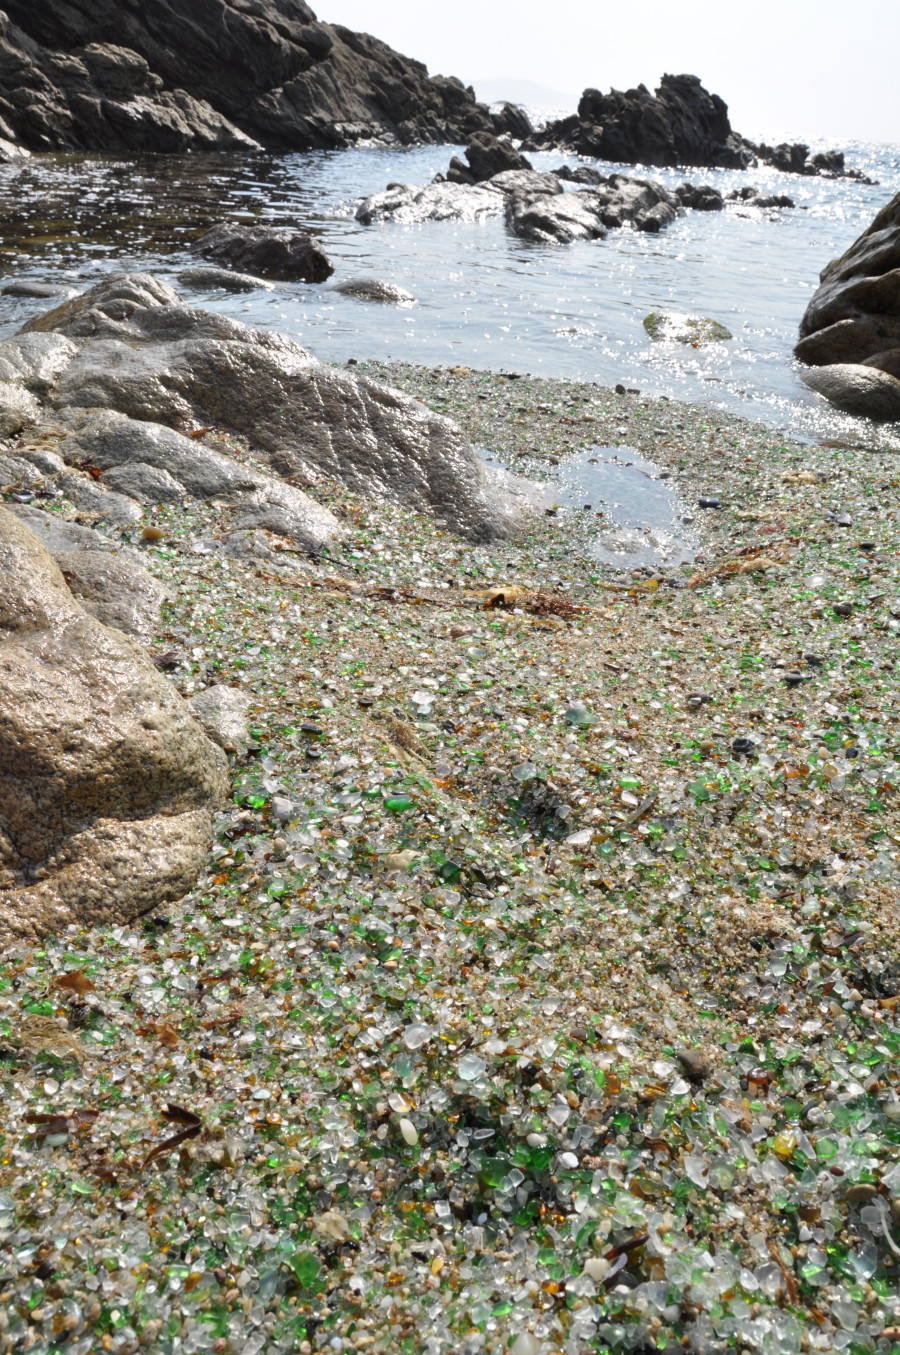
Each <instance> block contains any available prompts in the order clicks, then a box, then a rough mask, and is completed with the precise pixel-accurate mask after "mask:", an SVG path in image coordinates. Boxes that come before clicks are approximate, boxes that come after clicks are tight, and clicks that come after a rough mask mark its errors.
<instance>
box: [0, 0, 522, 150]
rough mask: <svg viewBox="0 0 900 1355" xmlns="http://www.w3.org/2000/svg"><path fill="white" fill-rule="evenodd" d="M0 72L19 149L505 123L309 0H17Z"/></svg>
mask: <svg viewBox="0 0 900 1355" xmlns="http://www.w3.org/2000/svg"><path fill="white" fill-rule="evenodd" d="M0 76H2V85H3V88H4V91H5V93H4V98H3V103H2V109H0V113H2V119H3V123H4V127H3V128H0V131H2V132H3V135H4V137H8V141H4V142H3V143H0V155H2V154H3V153H4V152H3V146H4V145H6V146H8V148H9V149H8V152H7V153H8V154H9V155H16V154H19V153H21V149H24V148H29V149H31V150H40V151H43V150H54V149H81V150H98V151H123V150H125V151H145V150H149V151H165V152H181V151H188V150H190V151H197V150H213V151H216V150H237V151H248V150H249V151H252V150H255V149H259V147H260V146H265V147H266V148H268V149H272V150H279V151H286V150H301V149H305V148H308V147H339V146H348V145H352V144H354V143H355V142H357V141H359V140H363V139H372V138H375V139H381V140H388V141H399V142H402V143H403V144H410V143H413V142H418V141H444V142H448V141H449V142H455V141H465V140H467V139H468V138H469V137H470V136H471V135H473V134H474V133H476V132H493V131H494V129H495V123H494V120H493V118H492V117H491V115H490V113H489V111H488V109H487V107H486V106H485V105H483V104H479V103H477V102H476V100H475V96H474V93H473V92H472V90H471V89H467V88H466V87H465V86H464V85H463V84H462V82H461V81H459V80H457V79H455V78H452V77H446V76H436V77H433V78H432V77H429V75H428V72H427V71H426V69H425V67H424V66H423V65H422V64H421V63H420V62H418V61H414V60H411V59H409V58H407V57H404V56H401V55H400V54H399V53H398V52H395V51H393V50H392V49H391V48H390V47H389V46H388V45H387V44H386V43H383V42H380V41H379V40H378V39H377V38H374V37H370V36H369V35H368V34H365V33H354V32H352V31H351V30H350V29H347V28H344V27H342V26H341V25H339V24H325V23H320V22H319V21H318V20H317V19H316V16H315V14H314V13H313V11H312V10H311V9H310V8H309V7H308V6H307V5H306V4H304V3H303V0H290V3H286V0H254V3H252V4H251V3H244V0H197V2H196V3H192V4H191V5H190V6H184V5H182V4H180V3H176V2H175V0H145V3H143V4H140V5H131V4H129V5H127V6H124V7H123V6H121V5H117V4H112V3H102V2H101V3H97V0H41V3H40V4H39V5H31V4H28V3H27V0H9V3H7V4H6V5H5V13H4V15H3V17H2V21H0ZM511 116H512V115H511V114H510V113H509V112H507V113H505V114H504V115H502V117H501V120H500V122H499V123H498V124H497V127H498V129H501V130H505V129H508V128H509V126H510V117H511ZM514 121H515V126H516V128H517V132H516V134H524V131H523V128H524V123H523V121H522V118H521V116H519V117H518V118H515V119H514ZM526 121H527V119H526ZM20 148H21V149H20Z"/></svg>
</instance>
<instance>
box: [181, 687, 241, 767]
mask: <svg viewBox="0 0 900 1355" xmlns="http://www.w3.org/2000/svg"><path fill="white" fill-rule="evenodd" d="M187 704H188V709H189V710H190V712H191V714H192V715H193V717H194V719H195V720H199V722H200V724H201V725H202V726H203V728H204V729H205V730H206V733H207V735H208V737H209V738H211V739H212V741H213V743H217V744H218V745H219V747H220V748H224V749H225V752H226V753H237V754H238V755H239V756H240V755H242V754H244V753H245V752H246V751H247V749H248V747H249V746H250V732H249V730H248V728H247V713H248V711H249V709H250V704H251V702H250V697H249V696H248V694H247V693H246V692H242V691H240V690H239V689H238V688H237V687H226V686H224V685H222V684H217V685H216V686H213V687H205V688H204V689H203V691H202V692H197V694H196V696H192V697H189V698H188V702H187Z"/></svg>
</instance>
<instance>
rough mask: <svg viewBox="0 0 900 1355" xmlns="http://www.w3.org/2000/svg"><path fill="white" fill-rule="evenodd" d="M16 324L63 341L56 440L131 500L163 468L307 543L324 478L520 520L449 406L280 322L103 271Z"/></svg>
mask: <svg viewBox="0 0 900 1355" xmlns="http://www.w3.org/2000/svg"><path fill="white" fill-rule="evenodd" d="M465 191H468V192H475V191H479V190H475V189H468V190H465ZM493 196H496V197H497V199H498V201H499V202H501V203H502V201H503V197H502V194H500V193H496V194H494V195H493ZM26 330H27V332H26V333H23V334H21V335H20V336H18V338H17V339H16V340H11V341H9V342H10V343H11V344H12V345H13V346H14V347H15V345H16V344H17V343H20V342H22V341H23V340H26V339H32V340H34V339H37V338H38V337H40V338H42V339H43V340H45V341H46V340H48V339H50V338H51V336H52V337H53V338H56V339H61V341H62V342H64V343H68V345H69V347H68V349H67V350H66V362H65V365H64V366H63V367H61V368H59V369H58V370H56V372H55V380H54V381H53V382H52V387H51V389H50V390H49V392H48V399H49V402H50V403H51V404H52V405H53V407H54V408H55V409H56V410H58V411H60V412H61V413H62V415H63V418H64V421H65V423H66V424H67V426H68V428H69V429H70V430H71V436H70V437H69V438H68V439H67V440H65V441H63V442H62V443H61V444H59V446H58V448H57V451H58V452H59V454H60V455H61V456H62V457H63V458H64V460H65V461H66V463H67V464H68V465H69V466H70V467H78V466H81V465H82V464H83V463H84V462H88V463H90V464H91V465H93V466H94V467H95V468H96V469H97V470H98V471H99V472H100V475H101V483H102V477H103V476H104V475H108V474H109V472H110V470H111V469H115V470H116V472H117V474H116V477H115V479H114V480H113V483H114V484H115V485H116V487H117V490H118V491H119V492H121V491H123V490H125V491H128V488H129V485H131V486H132V488H131V492H132V493H133V494H135V497H136V498H138V499H139V500H144V498H145V491H144V488H143V486H144V485H146V484H148V483H149V482H150V479H149V471H150V470H151V469H152V470H155V471H156V472H165V474H166V476H168V477H170V480H167V481H166V484H167V485H168V484H169V483H174V485H175V492H177V489H178V487H179V486H180V487H182V488H183V490H184V491H185V493H186V494H187V495H188V496H190V497H196V498H213V497H214V498H216V499H217V501H219V502H223V503H225V504H228V505H231V506H232V507H233V509H234V525H235V527H236V528H239V529H249V528H260V527H262V528H267V529H268V530H270V531H273V532H277V533H281V534H284V535H287V536H290V537H292V539H293V540H294V541H296V542H297V543H298V544H300V545H302V546H303V547H304V548H306V549H307V550H309V551H311V552H313V553H317V552H318V551H319V550H321V549H322V548H323V547H324V546H326V545H327V544H328V543H329V541H332V540H335V539H336V538H338V537H339V536H340V535H341V529H340V527H339V524H338V523H337V521H336V519H335V518H334V517H333V516H332V514H331V513H330V512H329V511H328V510H327V509H325V508H323V507H322V506H321V505H319V504H317V503H316V502H315V501H314V499H312V498H311V497H310V496H309V495H307V494H305V493H304V492H303V490H302V489H300V488H299V487H298V485H299V484H302V485H306V486H310V485H315V483H316V481H318V480H320V479H322V478H326V477H327V478H328V479H332V480H338V481H341V482H342V483H343V484H345V485H347V486H348V488H350V489H351V490H352V491H354V492H355V493H359V494H363V495H367V496H373V497H381V498H386V499H391V500H393V501H394V502H398V503H404V504H407V505H409V506H410V507H413V508H416V509H418V510H421V511H431V512H435V513H438V514H440V516H441V517H443V518H444V519H445V520H446V521H447V523H448V525H449V526H450V527H452V528H453V529H454V530H456V531H458V532H459V533H460V534H461V535H463V536H467V537H469V538H470V539H473V540H490V539H495V538H502V537H504V536H507V535H509V534H510V533H511V532H513V531H515V530H516V529H517V528H518V527H519V526H520V525H521V521H522V519H521V507H522V502H523V494H524V488H523V486H522V485H520V484H519V483H518V482H515V481H514V480H513V479H512V477H508V476H507V477H504V476H503V475H502V474H500V473H498V472H495V471H492V470H491V469H489V468H488V467H487V466H486V465H485V463H484V462H483V461H482V459H481V458H480V457H479V455H478V453H477V452H476V451H475V449H474V448H473V447H472V446H471V444H470V443H469V442H468V441H467V440H466V439H465V438H464V437H463V436H462V434H461V433H460V431H459V429H458V428H457V427H456V425H455V424H453V423H451V422H450V420H449V419H446V418H443V417H442V416H440V415H436V414H432V413H431V412H430V411H429V410H428V409H426V408H425V407H424V406H423V405H421V404H420V403H419V402H418V401H416V400H413V399H411V398H410V397H408V396H405V395H401V394H400V392H398V391H395V390H392V389H390V388H389V387H386V386H383V385H381V384H379V383H378V382H376V381H371V380H369V379H368V378H366V377H364V376H360V377H357V376H355V375H351V374H350V373H349V372H347V371H343V370H336V369H334V368H331V367H326V366H324V365H323V364H321V363H319V362H317V361H316V360H315V359H314V358H312V357H311V356H310V354H309V353H307V352H306V351H305V350H304V349H302V348H300V347H299V345H298V344H296V343H295V342H294V341H293V340H292V339H289V338H286V337H285V336H284V335H279V334H273V333H270V332H268V331H266V330H256V329H250V328H249V327H248V326H246V325H243V324H240V323H239V322H237V321H234V320H230V319H228V318H227V317H225V316H221V315H215V314H211V313H209V312H206V311H202V310H196V309H194V308H192V307H190V306H185V305H183V304H182V303H181V299H180V297H179V296H178V294H177V293H176V292H175V291H174V290H173V289H172V288H171V287H168V286H167V285H166V284H165V283H162V282H160V281H158V280H157V279H154V278H151V277H147V276H145V275H141V274H136V275H124V276H119V277H113V278H110V279H107V280H105V281H104V282H102V283H100V284H99V285H98V286H97V287H95V288H93V289H92V290H91V291H89V292H86V293H85V294H84V295H82V296H80V297H77V298H73V299H72V300H70V301H66V302H64V303H63V304H62V305H60V306H58V307H56V308H55V309H54V310H52V311H50V312H49V313H48V314H46V315H43V316H41V317H38V318H37V319H36V320H32V321H30V322H29V325H28V326H27V327H26ZM5 348H6V345H5V344H2V343H0V372H2V363H3V356H4V350H5ZM10 370H14V364H12V363H10ZM197 424H202V425H205V426H208V425H211V424H216V425H225V426H227V427H228V428H230V429H232V430H234V431H236V432H238V433H240V434H243V435H245V436H246V437H247V438H248V439H249V441H250V442H251V444H252V446H253V448H254V450H255V451H256V452H257V453H258V455H259V456H260V457H261V458H264V459H265V460H267V461H268V464H269V466H270V467H271V469H272V470H273V471H274V472H276V474H275V475H271V474H263V473H261V472H259V471H257V470H254V469H252V468H250V467H248V466H246V465H244V464H242V463H240V462H238V461H236V460H235V459H234V458H232V457H228V456H224V455H221V454H220V453H218V452H216V451H215V450H214V449H212V448H209V447H204V446H202V445H201V444H199V443H198V441H197V440H196V439H191V438H187V437H185V436H184V435H183V433H182V432H180V431H179V430H180V429H181V428H182V427H183V426H184V425H188V426H194V425H197ZM125 468H129V469H130V474H129V475H128V476H126V477H125V478H124V479H123V476H122V471H123V469H125ZM138 474H139V476H140V480H139V481H138V480H137V479H135V478H134V477H135V476H136V475H138ZM286 480H289V481H291V483H287V482H286Z"/></svg>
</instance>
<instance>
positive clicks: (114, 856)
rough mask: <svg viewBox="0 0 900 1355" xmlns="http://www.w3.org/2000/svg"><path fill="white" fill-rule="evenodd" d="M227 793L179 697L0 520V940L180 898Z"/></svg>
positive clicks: (125, 917) (17, 530) (9, 519)
mask: <svg viewBox="0 0 900 1355" xmlns="http://www.w3.org/2000/svg"><path fill="white" fill-rule="evenodd" d="M224 793H225V776H224V764H223V760H222V755H221V753H219V752H218V750H216V749H215V748H214V747H213V745H212V744H211V743H210V742H209V740H208V739H207V738H206V736H205V735H204V734H203V732H202V731H201V729H200V728H199V726H198V725H197V724H196V723H195V722H194V721H193V720H192V719H191V717H190V715H189V714H188V712H187V711H186V710H185V708H184V706H183V704H182V702H181V699H180V698H179V696H178V694H177V693H176V692H175V691H174V690H173V688H172V687H171V686H170V685H169V684H168V683H167V681H166V680H165V678H163V677H162V676H161V675H160V674H159V673H158V672H157V671H156V669H155V668H154V666H153V664H152V663H151V662H150V660H149V659H148V658H147V657H146V656H145V655H144V654H143V653H142V652H141V650H139V649H138V648H137V647H136V646H135V645H134V644H133V643H132V641H130V640H128V639H126V637H125V636H123V635H121V634H120V633H119V632H118V631H114V630H112V629H109V628H107V627H106V626H104V625H102V624H101V623H100V622H99V621H97V620H96V619H95V618H94V617H93V616H90V615H89V614H88V613H87V612H86V611H85V610H84V608H83V607H82V605H81V604H80V602H79V601H78V600H77V599H76V598H75V597H73V595H72V593H71V591H70V590H69V588H68V587H67V586H66V582H65V579H64V577H63V574H62V573H61V571H60V569H59V568H58V566H57V565H56V564H55V563H54V561H53V560H52V559H51V557H50V555H49V554H48V553H47V551H46V550H45V549H44V547H43V546H42V545H41V543H40V541H39V540H38V539H37V538H36V537H35V536H34V535H33V534H32V533H31V532H30V531H29V530H28V528H27V527H26V526H25V525H24V523H23V522H21V521H19V520H18V519H17V517H15V516H14V515H13V514H11V513H9V512H7V511H6V510H5V509H0V938H2V942H3V943H8V942H9V941H11V940H13V939H19V940H26V941H34V940H37V939H38V938H40V937H42V936H44V935H46V934H47V933H48V932H50V931H60V930H62V929H63V928H65V927H66V926H68V925H70V924H73V923H74V924H76V925H79V926H87V925H107V926H109V925H113V924H117V923H123V922H128V921H130V920H131V919H132V918H134V917H137V916H139V915H140V914H141V913H146V912H149V911H151V910H152V909H153V908H155V907H157V906H158V905H159V904H161V903H165V902H168V901H170V900H173V899H177V898H180V897H181V896H182V895H183V894H185V893H186V892H187V891H188V890H189V889H190V888H191V886H192V884H193V883H194V880H195V878H196V875H197V873H198V871H199V870H200V868H201V866H202V864H203V861H204V858H205V856H206V852H207V849H208V845H209V839H210V833H211V826H212V811H213V809H214V808H215V806H216V805H217V804H218V803H219V801H220V800H221V799H222V797H223V796H224Z"/></svg>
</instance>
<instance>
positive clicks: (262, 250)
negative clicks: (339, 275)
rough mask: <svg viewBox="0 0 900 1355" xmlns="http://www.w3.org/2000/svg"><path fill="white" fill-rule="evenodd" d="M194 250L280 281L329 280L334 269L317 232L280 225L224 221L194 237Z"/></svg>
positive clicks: (219, 261) (215, 261)
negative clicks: (285, 227) (197, 237)
mask: <svg viewBox="0 0 900 1355" xmlns="http://www.w3.org/2000/svg"><path fill="white" fill-rule="evenodd" d="M191 253H192V254H200V255H202V257H203V258H204V259H211V260H212V261H213V262H214V263H217V264H220V265H221V266H222V267H223V268H234V269H236V270H237V271H238V272H239V273H242V274H245V275H246V274H258V275H259V276H260V277H262V278H272V279H274V280H276V281H280V282H325V280H326V279H327V278H330V277H331V275H332V273H333V272H334V265H333V264H332V263H331V261H330V260H329V258H328V257H327V255H326V254H325V251H324V250H323V249H322V246H321V245H320V244H319V242H318V240H316V238H315V236H312V235H308V234H305V233H303V232H301V231H289V230H282V229H280V228H279V227H276V226H244V225H241V224H240V223H238V222H235V221H222V222H220V223H219V224H218V225H217V226H213V228H212V230H209V231H207V232H206V234H205V235H201V237H200V239H199V240H195V241H194V243H193V244H192V245H191Z"/></svg>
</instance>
